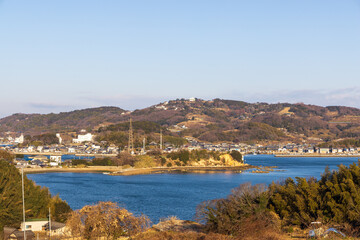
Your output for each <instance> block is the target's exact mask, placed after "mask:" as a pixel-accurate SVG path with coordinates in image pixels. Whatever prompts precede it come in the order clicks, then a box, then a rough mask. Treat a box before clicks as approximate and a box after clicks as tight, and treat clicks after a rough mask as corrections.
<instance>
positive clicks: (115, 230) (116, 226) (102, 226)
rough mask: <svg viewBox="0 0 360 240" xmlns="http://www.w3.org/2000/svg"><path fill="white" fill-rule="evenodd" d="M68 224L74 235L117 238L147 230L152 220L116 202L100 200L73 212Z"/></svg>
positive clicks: (89, 237) (87, 237)
mask: <svg viewBox="0 0 360 240" xmlns="http://www.w3.org/2000/svg"><path fill="white" fill-rule="evenodd" d="M66 225H67V227H68V228H69V230H70V232H71V234H72V236H73V237H77V236H81V237H84V238H85V239H99V238H101V237H105V238H106V239H108V238H110V237H111V238H113V239H117V238H119V237H121V236H127V237H130V236H133V235H134V234H137V233H140V232H143V231H145V230H146V229H148V228H149V226H150V220H149V218H148V217H146V216H144V215H142V216H139V217H136V216H134V215H133V214H132V213H130V212H128V211H127V210H126V209H124V208H120V207H119V206H117V204H116V203H112V202H99V203H98V204H97V205H93V206H85V207H83V208H82V209H80V210H77V211H74V212H72V213H71V215H70V217H69V218H68V220H67V222H66Z"/></svg>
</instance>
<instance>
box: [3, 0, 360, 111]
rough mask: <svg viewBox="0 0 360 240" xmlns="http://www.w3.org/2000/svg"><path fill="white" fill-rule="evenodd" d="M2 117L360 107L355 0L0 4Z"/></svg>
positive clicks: (359, 16)
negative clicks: (208, 102)
mask: <svg viewBox="0 0 360 240" xmlns="http://www.w3.org/2000/svg"><path fill="white" fill-rule="evenodd" d="M0 83H1V89H2V91H1V94H0V100H1V103H2V106H1V108H0V117H1V116H6V115H9V114H12V113H16V112H24V113H34V112H40V113H48V112H59V111H67V110H73V109H80V108H85V107H97V106H103V105H111V106H118V107H121V108H124V109H130V110H132V109H136V108H142V107H146V106H150V105H153V104H156V103H159V102H160V101H165V100H169V99H176V98H189V97H198V98H203V99H213V98H226V99H234V100H243V101H249V102H258V101H266V102H305V103H311V104H318V105H348V106H355V107H360V0H293V1H289V0H271V1H269V0H247V1H241V0H223V1H220V0H218V1H214V0H191V1H190V0H177V1H175V0H163V1H161V0H143V1H137V0H131V1H123V0H97V1H95V0H51V1H49V0H0Z"/></svg>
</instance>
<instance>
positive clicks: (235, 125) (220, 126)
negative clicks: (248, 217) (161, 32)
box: [0, 99, 360, 142]
mask: <svg viewBox="0 0 360 240" xmlns="http://www.w3.org/2000/svg"><path fill="white" fill-rule="evenodd" d="M130 117H131V118H132V119H133V121H134V122H137V121H142V122H153V123H156V125H159V126H161V127H163V128H164V129H167V130H168V131H169V132H170V133H171V134H172V135H176V136H181V137H183V136H191V137H194V138H197V139H200V140H202V141H208V142H216V141H231V142H242V141H286V140H289V141H290V140H297V141H303V140H307V141H312V140H314V141H317V140H319V141H320V140H334V139H343V138H357V137H360V109H357V108H352V107H345V106H328V107H321V106H316V105H307V104H303V103H297V104H290V103H276V104H269V103H247V102H243V101H235V100H224V99H214V100H211V101H206V100H201V99H190V100H187V99H177V100H170V101H167V102H163V103H159V104H157V105H153V106H150V107H147V108H143V109H138V110H135V111H132V112H131V111H126V110H123V109H121V108H118V107H99V108H88V109H83V110H76V111H71V112H62V113H58V114H54V113H50V114H14V115H11V116H8V117H5V118H2V119H0V132H22V133H25V134H42V133H49V132H51V133H54V132H66V131H79V130H80V129H86V130H88V131H98V130H99V129H104V128H108V129H111V127H110V126H112V125H114V124H119V123H124V122H127V121H128V120H129V118H130Z"/></svg>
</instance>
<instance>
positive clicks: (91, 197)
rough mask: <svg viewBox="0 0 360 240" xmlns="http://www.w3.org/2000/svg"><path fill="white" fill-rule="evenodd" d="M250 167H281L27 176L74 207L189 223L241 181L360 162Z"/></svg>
mask: <svg viewBox="0 0 360 240" xmlns="http://www.w3.org/2000/svg"><path fill="white" fill-rule="evenodd" d="M245 160H246V162H247V163H249V164H252V165H257V166H260V165H262V166H278V170H281V171H275V172H270V173H267V174H259V173H251V172H249V171H245V172H243V173H212V174H195V173H188V174H152V175H138V176H109V175H104V174H98V173H44V174H28V177H29V178H30V179H32V180H34V181H35V182H36V183H37V184H38V185H41V186H46V187H48V188H49V189H50V191H51V193H52V194H59V195H60V197H61V198H62V199H64V200H66V201H67V202H68V203H69V204H70V206H71V207H72V209H79V208H81V207H83V206H84V205H88V204H95V203H97V202H98V201H115V202H118V203H119V204H120V206H123V207H125V208H127V209H128V210H130V211H131V212H133V213H135V214H140V213H143V214H146V215H147V216H149V217H150V219H151V220H152V221H153V222H158V220H159V219H160V218H163V217H167V216H177V217H179V218H180V219H188V220H191V219H193V217H194V214H195V210H196V206H197V205H198V204H199V203H201V202H202V201H205V200H210V199H217V198H224V197H226V196H227V195H229V194H230V192H231V189H233V188H235V187H237V186H239V185H240V184H242V183H246V182H251V183H253V184H257V183H265V184H269V183H271V182H272V181H275V182H277V181H283V180H285V179H286V178H287V177H296V176H299V177H306V178H308V177H317V178H319V177H320V176H321V173H323V172H324V169H325V167H326V166H329V167H330V169H337V166H338V165H339V164H344V165H346V166H348V165H350V164H351V163H353V162H357V161H358V159H357V158H276V157H274V156H269V155H255V156H246V157H245Z"/></svg>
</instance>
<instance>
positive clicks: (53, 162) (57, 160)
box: [50, 156, 61, 167]
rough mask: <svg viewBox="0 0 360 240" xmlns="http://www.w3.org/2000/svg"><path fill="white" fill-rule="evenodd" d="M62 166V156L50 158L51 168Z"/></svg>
mask: <svg viewBox="0 0 360 240" xmlns="http://www.w3.org/2000/svg"><path fill="white" fill-rule="evenodd" d="M59 165H61V156H50V166H52V167H55V166H59Z"/></svg>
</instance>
